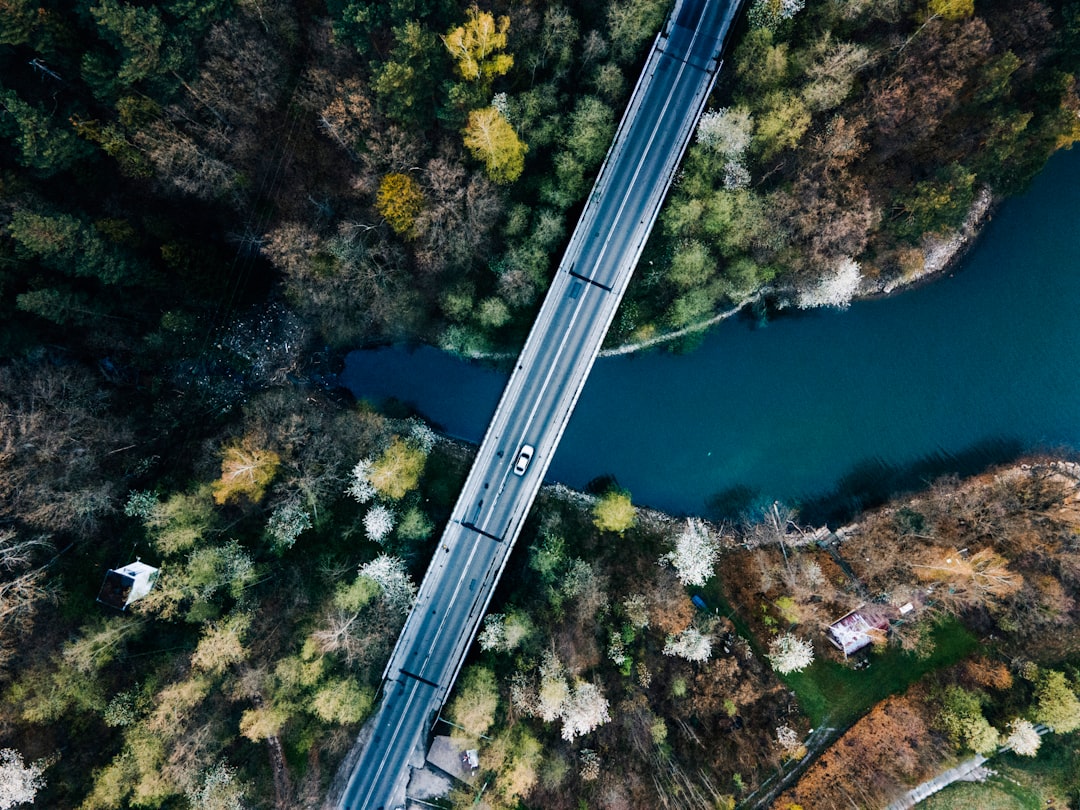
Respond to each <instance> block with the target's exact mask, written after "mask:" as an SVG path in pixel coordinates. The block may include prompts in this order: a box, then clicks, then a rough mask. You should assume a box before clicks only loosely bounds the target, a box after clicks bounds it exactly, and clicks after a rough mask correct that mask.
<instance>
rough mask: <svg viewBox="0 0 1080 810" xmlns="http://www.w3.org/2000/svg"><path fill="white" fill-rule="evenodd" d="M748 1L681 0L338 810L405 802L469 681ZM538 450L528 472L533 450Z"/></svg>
mask: <svg viewBox="0 0 1080 810" xmlns="http://www.w3.org/2000/svg"><path fill="white" fill-rule="evenodd" d="M739 5H740V0H679V2H678V3H677V4H676V7H675V10H674V11H673V13H672V17H671V19H669V21H668V24H667V25H666V27H665V29H664V31H663V32H661V33H660V34H659V35H658V36H657V38H656V41H655V42H654V44H653V48H652V51H651V52H650V54H649V58H648V60H647V61H646V63H645V68H644V70H643V71H642V74H641V77H640V79H639V80H638V83H637V86H636V87H635V89H634V92H633V94H632V96H631V99H630V104H629V106H628V107H627V110H626V112H625V114H624V115H623V118H622V121H621V123H620V124H619V128H618V131H617V133H616V135H615V139H614V141H613V143H612V146H611V148H610V150H609V151H608V155H607V157H606V158H605V160H604V164H603V165H602V166H601V169H600V173H599V175H598V177H597V180H596V183H595V185H594V186H593V189H592V192H591V194H590V196H589V201H588V203H587V205H586V207H585V210H584V211H583V212H582V215H581V218H580V219H579V221H578V225H577V228H576V229H575V231H574V233H573V235H572V236H571V238H570V242H569V245H568V247H567V250H566V253H565V255H564V256H563V259H562V262H561V263H560V265H559V269H558V271H557V272H556V274H555V277H554V279H553V280H552V283H551V288H550V289H549V291H548V294H547V296H546V298H545V299H544V303H543V305H542V307H541V309H540V312H539V314H538V315H537V318H536V321H535V323H534V324H533V327H532V330H531V332H530V334H529V337H528V339H527V341H526V343H525V346H524V348H523V349H522V352H521V355H520V356H519V358H518V361H517V364H516V365H515V368H514V371H513V373H512V374H511V376H510V380H509V381H508V382H507V385H506V388H505V390H504V391H503V395H502V398H501V400H500V402H499V405H498V407H497V409H496V411H495V415H494V417H493V418H492V421H491V423H490V425H489V426H488V430H487V433H486V435H485V436H484V440H483V442H482V443H481V445H480V449H479V451H478V453H477V457H476V460H475V461H474V463H473V467H472V470H471V471H470V473H469V476H468V479H467V480H466V482H465V486H464V487H463V489H462V492H461V495H460V496H459V498H458V501H457V504H456V505H455V507H454V510H453V512H452V517H451V519H450V521H449V523H448V524H447V526H446V529H445V531H444V534H443V537H442V540H441V542H440V544H439V546H438V547H437V548H438V549H439V550H438V551H436V553H435V557H434V559H433V560H432V562H431V565H430V567H429V568H428V571H427V574H426V575H425V577H424V581H423V582H422V583H421V586H420V591H419V594H418V596H417V601H416V604H415V605H414V607H413V610H412V612H411V613H410V614H409V617H408V619H407V620H406V623H405V627H404V629H403V630H402V633H401V636H400V637H399V638H398V642H397V645H396V646H395V648H394V652H393V655H392V656H391V658H390V661H389V663H388V664H387V667H386V671H385V672H384V690H383V698H382V703H381V705H380V708H379V712H378V714H377V716H376V718H375V719H374V721H373V724H374V734H373V736H372V738H371V740H370V741H369V743H368V744H367V745H366V746H365V748H364V750H363V751H362V753H361V755H360V758H359V760H358V762H357V765H356V767H355V769H354V770H353V773H352V776H351V778H350V780H349V783H348V786H347V788H346V790H345V793H344V796H343V797H342V798H341V799H340V802H339V803H338V807H341V808H347V809H348V810H361V808H365V809H366V808H370V809H371V810H375V809H376V808H387V810H389V808H393V807H396V806H397V805H399V804H402V803H403V799H404V784H405V777H406V775H407V772H408V767H407V766H408V762H409V757H410V755H411V754H412V752H413V750H414V749H415V748H416V746H417V745H418V744H419V743H420V742H421V741H422V739H423V737H424V736H425V734H426V731H427V726H428V724H429V723H430V721H431V718H432V717H433V715H434V713H435V712H436V711H437V710H438V709H439V708H440V707H441V706H442V704H443V702H444V701H445V699H446V695H447V693H448V692H449V690H450V687H451V686H452V685H453V683H454V680H455V679H456V678H457V674H458V671H459V670H460V668H461V665H462V662H463V661H464V658H465V654H466V652H467V651H468V648H469V645H470V644H471V643H472V639H473V638H474V636H475V635H476V632H477V630H478V628H479V624H480V620H481V619H482V618H483V615H484V613H485V611H486V610H487V605H488V602H489V601H490V600H491V595H492V593H493V592H494V589H495V585H496V583H497V582H498V580H499V576H500V575H501V574H502V571H503V569H504V567H505V566H506V562H507V560H508V558H509V555H510V552H511V550H512V548H513V545H514V541H515V540H516V539H517V536H518V534H519V532H520V531H521V527H522V525H523V524H524V522H525V517H526V516H527V515H528V512H529V509H530V507H531V506H532V503H533V500H534V499H535V498H536V495H537V492H538V491H539V489H540V485H541V484H542V483H543V478H544V473H545V472H546V471H547V468H548V465H549V464H550V462H551V458H552V456H553V455H554V453H555V448H556V447H557V446H558V443H559V440H560V439H561V437H562V434H563V431H564V430H565V428H566V424H567V422H568V421H569V419H570V414H571V413H572V412H573V409H574V406H575V404H576V403H577V399H578V396H579V395H580V393H581V390H582V388H583V387H584V385H585V380H586V378H587V377H588V374H589V371H590V370H591V368H592V364H593V362H594V361H595V360H596V356H597V354H598V352H599V351H600V347H601V344H602V343H603V340H604V336H605V335H606V333H607V330H608V328H609V326H610V325H611V322H612V319H613V318H614V317H615V312H616V309H617V308H618V305H619V301H620V300H621V299H622V296H623V293H624V292H625V290H626V287H627V284H628V283H629V280H630V276H631V274H632V272H633V269H634V266H635V265H636V264H637V261H638V259H639V258H640V256H641V252H642V250H643V249H644V247H645V241H646V240H647V238H648V236H649V232H650V231H651V230H652V227H653V224H654V223H655V221H656V217H657V215H658V213H659V210H660V204H661V202H662V201H663V198H664V196H665V195H666V193H667V190H668V188H669V187H670V185H671V181H672V178H673V176H674V173H675V170H676V168H677V166H678V163H679V160H680V159H681V157H682V154H683V152H684V151H685V149H686V146H687V144H688V143H689V141H690V137H691V135H692V133H693V130H694V127H695V126H696V124H697V120H698V118H699V116H700V114H701V111H702V109H703V107H704V105H705V101H706V99H707V97H708V95H709V92H710V90H711V89H712V85H713V82H714V81H715V79H716V74H717V71H718V70H719V55H720V51H721V48H722V46H723V42H724V40H725V38H726V36H727V32H728V30H729V29H730V27H731V23H732V21H733V19H734V17H735V15H736V13H737V12H738V8H739ZM525 444H529V445H532V446H533V447H534V448H535V451H534V455H533V458H532V460H531V462H530V464H529V466H528V468H527V469H526V471H525V473H524V475H517V474H516V473H515V472H514V470H513V467H514V463H515V461H516V459H517V456H518V453H519V450H520V448H521V447H522V446H523V445H525Z"/></svg>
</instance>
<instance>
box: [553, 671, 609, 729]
mask: <svg viewBox="0 0 1080 810" xmlns="http://www.w3.org/2000/svg"><path fill="white" fill-rule="evenodd" d="M562 720H563V727H562V738H563V739H564V740H566V741H568V742H569V741H570V740H572V739H574V738H575V737H581V736H583V735H585V734H588V733H589V732H590V731H592V730H593V729H595V728H596V727H597V726H602V725H603V724H604V723H607V722H608V721H610V720H611V716H610V715H609V714H608V701H607V698H606V697H604V693H603V692H601V691H600V687H599V686H597V685H596V684H594V683H589V682H588V681H578V682H577V683H576V684H574V691H573V692H572V693H571V694H570V697H569V699H568V700H567V701H565V703H564V704H563V709H562Z"/></svg>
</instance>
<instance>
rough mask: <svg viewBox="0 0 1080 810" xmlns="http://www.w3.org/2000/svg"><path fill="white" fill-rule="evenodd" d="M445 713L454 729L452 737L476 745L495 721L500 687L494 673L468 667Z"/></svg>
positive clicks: (483, 668) (480, 668) (486, 669)
mask: <svg viewBox="0 0 1080 810" xmlns="http://www.w3.org/2000/svg"><path fill="white" fill-rule="evenodd" d="M456 691H457V697H455V698H454V701H453V702H452V703H451V704H450V706H449V707H448V712H449V715H450V717H451V718H453V721H454V722H455V723H457V726H456V727H455V728H454V730H453V732H452V736H454V737H456V738H458V739H461V740H464V741H468V742H473V743H475V742H476V741H477V740H478V739H479V738H480V737H481V736H483V735H484V734H485V733H486V732H487V730H488V729H489V728H491V726H492V724H493V723H494V722H495V712H496V710H497V709H498V708H499V688H498V685H497V684H496V683H495V673H494V672H492V671H491V670H490V669H488V668H487V667H478V666H474V667H470V668H469V669H468V670H466V671H465V677H464V678H462V679H461V682H460V683H459V685H458V688H457V690H456Z"/></svg>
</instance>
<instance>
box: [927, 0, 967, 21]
mask: <svg viewBox="0 0 1080 810" xmlns="http://www.w3.org/2000/svg"><path fill="white" fill-rule="evenodd" d="M974 13H975V0H930V15H931V16H932V17H944V18H945V19H946V20H962V19H963V18H964V17H970V16H971V15H972V14H974Z"/></svg>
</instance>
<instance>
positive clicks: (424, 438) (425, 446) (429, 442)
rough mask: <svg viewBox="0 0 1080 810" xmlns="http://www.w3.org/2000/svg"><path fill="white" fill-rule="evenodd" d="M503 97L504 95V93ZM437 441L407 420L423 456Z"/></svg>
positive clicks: (418, 424) (416, 422)
mask: <svg viewBox="0 0 1080 810" xmlns="http://www.w3.org/2000/svg"><path fill="white" fill-rule="evenodd" d="M503 95H505V93H504V94H503ZM437 439H438V437H437V436H436V435H435V431H434V430H432V429H431V426H430V425H428V423H427V422H423V421H421V420H420V419H416V418H412V419H410V420H409V440H410V441H411V442H412V443H413V444H414V445H415V446H416V447H417V448H418V449H419V450H420V452H422V453H423V454H424V455H425V456H426V455H427V454H428V453H430V452H431V449H432V448H433V447H434V446H435V442H436V440H437Z"/></svg>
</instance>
